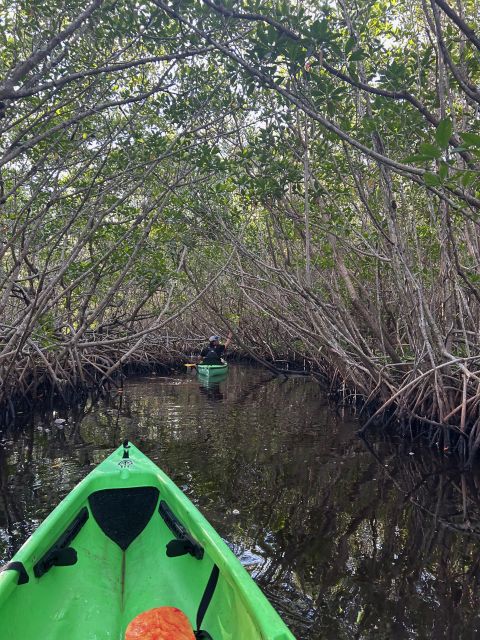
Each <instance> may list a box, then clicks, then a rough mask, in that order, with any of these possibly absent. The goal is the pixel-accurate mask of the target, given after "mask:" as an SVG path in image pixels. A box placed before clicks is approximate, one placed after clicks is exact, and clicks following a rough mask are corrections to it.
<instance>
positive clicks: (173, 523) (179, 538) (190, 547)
mask: <svg viewBox="0 0 480 640" xmlns="http://www.w3.org/2000/svg"><path fill="white" fill-rule="evenodd" d="M158 513H159V514H160V515H161V516H162V518H163V521H164V522H165V524H166V525H167V527H168V528H169V529H170V531H171V532H172V533H173V535H174V536H175V540H171V541H170V542H169V543H168V544H167V556H168V557H169V558H175V557H176V556H183V555H185V554H186V553H189V554H190V555H191V556H193V557H194V558H197V560H201V559H202V558H203V547H202V546H201V545H200V544H198V542H197V541H196V540H195V539H194V538H192V536H191V535H190V534H189V533H188V531H187V530H186V528H185V527H184V526H183V524H182V523H181V522H180V520H179V519H178V518H177V516H176V515H175V514H174V513H173V511H172V510H171V509H170V507H169V506H168V504H167V503H166V502H165V500H160V505H159V507H158Z"/></svg>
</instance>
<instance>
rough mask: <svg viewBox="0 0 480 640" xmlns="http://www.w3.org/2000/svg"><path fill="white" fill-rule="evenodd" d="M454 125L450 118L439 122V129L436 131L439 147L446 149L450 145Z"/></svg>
mask: <svg viewBox="0 0 480 640" xmlns="http://www.w3.org/2000/svg"><path fill="white" fill-rule="evenodd" d="M452 131H453V125H452V121H451V120H450V118H444V119H443V120H441V121H440V122H439V123H438V127H437V130H436V131H435V140H436V142H437V144H438V146H439V147H441V148H442V149H446V148H447V147H448V141H449V140H450V136H451V135H452Z"/></svg>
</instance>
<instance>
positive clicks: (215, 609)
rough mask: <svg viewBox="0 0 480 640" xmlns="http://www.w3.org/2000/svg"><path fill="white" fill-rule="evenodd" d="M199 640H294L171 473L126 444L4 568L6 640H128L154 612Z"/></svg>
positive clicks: (0, 582)
mask: <svg viewBox="0 0 480 640" xmlns="http://www.w3.org/2000/svg"><path fill="white" fill-rule="evenodd" d="M161 606H173V607H178V608H179V609H181V610H182V611H183V612H184V613H185V614H186V615H187V616H188V618H189V620H190V622H191V624H192V627H193V628H194V629H195V630H196V638H197V639H198V640H200V639H201V640H208V639H209V638H211V639H212V640H294V636H293V635H292V634H291V633H290V631H289V630H288V629H287V627H286V625H285V624H284V623H283V622H282V620H281V618H280V617H279V615H278V614H277V613H276V611H275V610H274V609H273V607H272V606H271V604H270V603H269V602H268V600H267V599H266V597H265V596H264V595H263V593H262V592H261V591H260V589H259V588H258V587H257V585H256V584H255V583H254V581H253V580H252V579H251V577H250V576H249V575H248V573H247V572H246V571H245V569H244V568H243V567H242V566H241V564H240V562H239V561H238V560H237V559H236V558H235V556H234V555H233V553H232V552H231V551H230V549H229V548H228V547H227V545H226V544H225V543H224V542H223V540H222V539H221V538H220V536H219V535H218V534H217V533H216V531H215V530H214V529H213V527H212V526H211V525H210V524H209V523H208V522H207V521H206V520H205V518H204V517H203V516H202V515H201V514H200V512H199V511H198V510H197V509H196V508H195V507H194V506H193V504H192V503H191V502H190V501H189V500H188V498H187V497H186V496H185V495H184V494H183V493H182V492H181V491H180V489H178V487H177V486H176V485H175V484H174V483H173V481H172V480H170V478H168V476H167V475H166V474H165V473H163V472H162V471H161V470H160V469H159V468H158V467H157V466H156V465H155V464H154V463H153V462H152V461H151V460H150V459H149V458H147V457H146V456H145V455H143V454H142V453H141V452H140V451H139V450H138V449H137V448H136V447H134V446H133V445H128V444H127V443H124V445H123V446H122V447H119V448H118V449H117V450H116V451H115V452H114V453H112V454H111V455H110V456H109V457H108V458H107V459H106V460H104V461H103V462H102V463H101V464H100V465H98V467H96V468H95V469H94V470H93V471H92V472H91V473H90V474H89V475H88V476H87V477H86V478H85V479H84V480H82V482H80V483H79V484H78V485H77V486H76V487H75V488H74V489H73V490H72V491H71V493H69V494H68V495H67V497H66V498H65V499H64V500H63V501H62V502H61V503H60V504H59V505H58V506H57V507H56V509H54V511H52V513H51V514H50V515H49V516H48V517H47V518H46V519H45V521H44V522H43V523H42V524H41V525H40V527H39V528H38V529H37V530H36V531H35V533H34V534H33V535H32V536H31V537H30V538H29V539H28V540H27V541H26V542H25V544H24V545H23V546H22V547H21V549H20V550H19V551H18V552H17V554H16V555H15V556H14V558H13V559H12V561H11V562H9V563H8V564H7V565H6V566H5V567H4V568H3V571H2V572H0V628H1V629H2V634H1V637H2V640H30V639H32V640H33V639H34V638H35V639H38V638H44V639H45V640H60V639H62V640H64V639H65V638H68V640H107V639H108V640H110V639H114V640H123V638H124V634H125V629H126V627H127V625H128V624H129V622H130V621H131V620H133V619H134V618H135V617H136V616H137V615H138V614H140V613H141V612H143V611H147V610H148V609H151V608H154V607H161Z"/></svg>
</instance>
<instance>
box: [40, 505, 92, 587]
mask: <svg viewBox="0 0 480 640" xmlns="http://www.w3.org/2000/svg"><path fill="white" fill-rule="evenodd" d="M87 520H88V509H87V507H83V509H81V511H80V512H79V513H78V515H77V517H76V518H75V519H74V520H73V522H72V523H71V524H70V525H69V526H68V527H67V528H66V529H65V531H64V533H63V534H62V535H61V536H60V537H59V538H58V539H57V540H56V541H55V542H54V544H52V546H51V547H50V549H48V551H47V552H46V553H44V554H43V556H42V557H41V558H40V560H39V561H38V562H37V563H36V564H35V565H34V567H33V573H34V575H35V577H36V578H41V577H42V576H43V574H44V573H47V571H49V569H51V568H52V567H69V566H71V565H73V564H75V563H76V562H77V552H76V551H75V549H72V547H69V544H70V543H71V542H72V541H73V539H74V538H75V537H76V536H77V534H78V533H79V531H80V529H81V528H82V527H83V525H84V524H85V523H86V521H87Z"/></svg>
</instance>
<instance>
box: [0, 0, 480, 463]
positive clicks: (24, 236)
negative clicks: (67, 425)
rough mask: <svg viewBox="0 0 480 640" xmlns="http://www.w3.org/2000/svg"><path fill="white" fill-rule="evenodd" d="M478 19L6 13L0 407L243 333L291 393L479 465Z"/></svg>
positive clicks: (241, 11)
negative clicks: (299, 377)
mask: <svg viewBox="0 0 480 640" xmlns="http://www.w3.org/2000/svg"><path fill="white" fill-rule="evenodd" d="M478 18H479V15H478V6H477V3H476V2H472V1H470V0H468V1H466V0H459V1H458V2H457V3H456V4H455V8H453V7H452V6H450V4H447V3H446V2H444V0H431V1H430V2H420V1H415V2H411V1H410V0H409V1H408V2H407V0H397V1H396V2H394V3H392V2H384V1H382V0H376V1H375V2H367V1H366V0H356V2H354V3H347V2H345V1H344V0H336V2H333V3H327V4H326V5H321V6H319V5H318V3H314V2H308V1H307V2H302V3H297V2H293V1H292V2H291V1H289V0H282V2H262V3H258V2H256V1H255V0H248V1H247V2H244V3H242V4H241V6H238V7H237V6H236V5H235V7H234V6H232V4H231V3H228V2H225V3H222V2H213V1H211V0H187V1H185V2H182V3H180V4H179V3H178V2H170V1H169V0H165V1H164V0H153V1H152V2H151V3H146V4H145V3H144V4H141V5H139V4H138V3H136V2H135V1H134V0H120V2H115V3H111V2H105V1H103V0H92V2H91V3H90V4H88V5H87V6H86V7H85V5H84V4H83V3H80V2H77V1H76V0H75V1H70V0H69V2H68V3H67V4H65V3H63V2H60V1H58V0H55V1H54V2H53V3H49V4H48V6H47V5H46V4H40V5H35V6H34V7H30V6H27V5H25V6H24V5H22V4H21V3H20V4H18V5H15V7H14V8H12V9H11V10H10V9H9V10H8V11H4V12H3V13H2V14H0V19H1V25H0V26H1V29H0V42H1V46H0V406H2V407H5V408H6V409H5V411H10V412H11V413H12V412H14V411H15V406H14V405H15V403H17V402H18V401H20V400H21V399H22V398H33V397H35V394H37V395H38V394H39V393H41V392H42V389H45V390H46V389H56V390H57V392H59V393H60V395H61V394H62V393H63V394H64V395H68V394H70V392H71V390H75V389H79V388H87V387H90V386H92V385H98V384H100V386H101V385H104V384H105V383H110V381H111V380H112V379H114V378H115V377H116V376H118V375H119V373H120V372H121V371H122V370H123V368H124V367H125V366H127V365H128V366H133V365H134V364H135V363H136V364H137V365H139V366H140V365H142V366H143V364H148V365H150V363H152V362H153V363H157V362H163V361H168V359H169V358H172V359H178V358H180V357H181V356H180V354H182V353H185V347H188V346H189V344H194V343H196V342H195V341H200V342H201V341H203V340H204V337H205V336H208V335H209V334H210V333H212V328H214V329H215V332H216V333H217V332H220V333H224V334H227V332H228V331H229V330H231V331H232V332H233V335H234V341H235V344H236V348H237V349H238V351H239V352H240V353H242V354H245V355H246V356H248V357H251V358H253V359H256V360H257V361H259V362H261V363H262V364H263V365H264V366H265V367H267V368H269V369H271V370H272V369H275V368H276V367H275V362H280V361H283V360H289V359H290V354H292V353H294V354H296V355H295V356H294V359H296V360H298V361H300V362H302V363H303V362H304V361H305V362H306V363H308V367H309V368H310V369H311V370H312V371H313V372H315V376H316V377H318V378H320V379H321V381H322V382H324V383H326V384H327V385H328V388H329V389H330V391H331V392H332V393H334V394H338V396H339V397H342V398H343V399H344V400H345V401H348V402H351V403H353V404H356V405H358V404H361V405H362V406H363V407H365V408H364V409H363V411H362V417H363V416H364V415H365V422H364V428H368V427H369V426H370V424H371V423H372V422H379V423H382V421H383V423H384V424H385V425H387V424H389V425H390V427H392V428H395V429H397V430H398V432H399V433H401V434H404V435H406V436H408V434H409V433H410V430H415V432H416V433H419V432H422V433H423V435H424V436H425V437H426V438H427V439H428V441H429V442H430V444H431V445H433V446H436V447H438V448H439V449H440V450H441V451H443V450H448V451H452V450H456V451H458V452H459V453H460V455H461V456H462V457H463V459H464V460H465V461H466V462H468V463H472V462H473V461H474V459H475V458H476V457H477V456H478V453H479V452H480V334H479V326H480V233H479V213H480V118H479V105H480V93H479V89H478V87H479V86H480V62H479V52H480V39H479V35H478V22H479V20H478ZM178 336H182V337H181V338H180V339H177V338H178ZM190 340H193V341H194V342H193V343H190V342H189V341H190ZM187 351H188V349H187ZM272 363H273V364H272ZM367 415H369V417H368V418H367V417H366V416H367Z"/></svg>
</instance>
